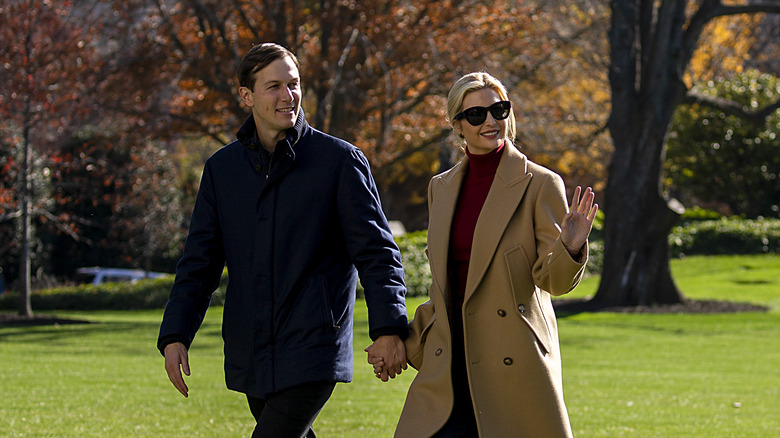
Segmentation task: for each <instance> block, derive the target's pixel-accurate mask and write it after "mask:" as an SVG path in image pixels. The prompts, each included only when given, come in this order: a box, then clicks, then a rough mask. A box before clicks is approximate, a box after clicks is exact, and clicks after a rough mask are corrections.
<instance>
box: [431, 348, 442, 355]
mask: <svg viewBox="0 0 780 438" xmlns="http://www.w3.org/2000/svg"><path fill="white" fill-rule="evenodd" d="M433 354H434V355H436V356H441V348H437V349H436V351H435V352H434V353H433Z"/></svg>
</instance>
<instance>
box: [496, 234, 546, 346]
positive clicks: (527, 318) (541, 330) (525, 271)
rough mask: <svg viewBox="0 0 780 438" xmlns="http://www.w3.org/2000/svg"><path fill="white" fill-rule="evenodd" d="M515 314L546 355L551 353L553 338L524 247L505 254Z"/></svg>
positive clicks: (515, 248)
mask: <svg viewBox="0 0 780 438" xmlns="http://www.w3.org/2000/svg"><path fill="white" fill-rule="evenodd" d="M504 260H505V261H506V266H507V271H508V273H509V283H510V286H511V289H512V299H513V300H514V304H515V312H516V313H517V315H519V316H520V318H521V319H522V320H523V322H524V323H525V324H526V325H527V326H528V328H529V329H530V330H531V332H532V333H533V334H534V337H535V338H536V341H537V343H538V344H539V348H540V349H541V350H542V352H543V353H544V354H548V353H549V352H550V351H551V344H552V337H551V335H550V328H549V326H548V324H547V319H546V318H545V315H544V311H543V309H542V307H541V306H540V303H539V300H538V297H537V296H536V295H537V294H538V293H539V291H538V288H537V287H536V285H535V284H534V282H533V277H532V275H531V266H532V265H531V262H530V260H529V259H528V256H527V255H526V253H525V250H524V249H523V247H522V245H520V246H516V247H514V248H512V249H510V250H509V251H507V252H505V253H504Z"/></svg>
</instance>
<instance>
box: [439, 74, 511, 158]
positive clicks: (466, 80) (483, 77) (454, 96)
mask: <svg viewBox="0 0 780 438" xmlns="http://www.w3.org/2000/svg"><path fill="white" fill-rule="evenodd" d="M484 88H490V89H492V90H493V91H495V92H496V93H498V97H500V98H501V100H509V93H507V91H506V87H504V84H502V83H501V81H499V80H498V79H496V78H494V77H493V76H492V75H491V74H490V73H486V72H483V71H480V72H474V73H469V74H467V75H465V76H463V77H461V78H460V79H458V80H457V81H456V82H455V84H454V85H453V86H452V88H450V92H449V94H447V120H448V121H449V122H450V126H452V127H453V129H454V128H455V125H454V123H455V115H456V114H458V113H459V112H461V111H462V109H461V105H463V99H464V98H465V97H466V95H467V94H469V93H471V92H473V91H478V90H482V89H484ZM462 123H468V122H462ZM506 124H507V129H506V136H507V138H508V139H509V141H510V142H512V143H513V144H514V142H515V134H516V129H517V128H516V122H515V113H514V111H510V112H509V117H508V118H507V120H506Z"/></svg>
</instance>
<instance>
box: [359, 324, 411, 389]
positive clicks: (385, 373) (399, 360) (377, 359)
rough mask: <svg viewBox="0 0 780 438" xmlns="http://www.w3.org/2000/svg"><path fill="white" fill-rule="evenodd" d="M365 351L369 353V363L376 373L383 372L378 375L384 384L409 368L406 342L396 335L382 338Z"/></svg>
mask: <svg viewBox="0 0 780 438" xmlns="http://www.w3.org/2000/svg"><path fill="white" fill-rule="evenodd" d="M364 351H365V352H366V353H368V363H370V364H372V365H374V368H375V371H376V370H377V369H380V370H381V371H378V372H376V374H377V377H378V378H380V379H382V381H383V382H387V380H388V378H390V379H395V376H397V375H399V374H401V372H402V371H403V370H405V369H406V367H407V365H406V348H405V347H404V341H402V340H401V338H400V337H398V336H396V335H385V336H380V337H378V338H377V339H376V341H374V343H373V344H371V345H370V346H368V347H366V349H365V350H364ZM380 363H381V364H380ZM377 365H379V367H377Z"/></svg>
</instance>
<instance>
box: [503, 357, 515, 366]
mask: <svg viewBox="0 0 780 438" xmlns="http://www.w3.org/2000/svg"><path fill="white" fill-rule="evenodd" d="M512 363H513V361H512V358H511V357H505V358H504V365H512Z"/></svg>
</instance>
